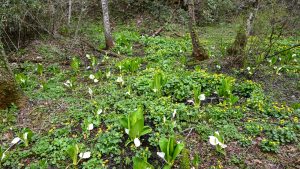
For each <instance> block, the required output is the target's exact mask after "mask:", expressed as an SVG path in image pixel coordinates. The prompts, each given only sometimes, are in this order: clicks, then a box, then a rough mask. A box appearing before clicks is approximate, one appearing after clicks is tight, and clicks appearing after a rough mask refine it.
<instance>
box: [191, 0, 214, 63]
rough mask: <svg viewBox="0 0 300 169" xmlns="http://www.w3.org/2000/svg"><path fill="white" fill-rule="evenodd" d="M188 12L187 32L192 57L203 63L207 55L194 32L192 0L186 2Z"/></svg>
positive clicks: (194, 22)
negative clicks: (191, 46) (189, 37)
mask: <svg viewBox="0 0 300 169" xmlns="http://www.w3.org/2000/svg"><path fill="white" fill-rule="evenodd" d="M187 3H188V11H189V24H188V26H189V31H190V35H191V39H192V45H193V54H192V56H193V57H195V59H197V60H200V61H203V60H206V59H208V57H209V56H208V54H207V52H206V50H205V49H204V47H203V46H201V44H200V42H199V38H198V35H197V32H196V29H195V27H196V21H195V6H194V0H188V2H187Z"/></svg>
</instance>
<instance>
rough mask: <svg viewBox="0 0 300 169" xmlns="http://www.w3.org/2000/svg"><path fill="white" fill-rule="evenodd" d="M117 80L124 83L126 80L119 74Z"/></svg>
mask: <svg viewBox="0 0 300 169" xmlns="http://www.w3.org/2000/svg"><path fill="white" fill-rule="evenodd" d="M116 82H118V83H121V84H123V83H124V80H123V78H122V76H119V77H118V78H117V80H116Z"/></svg>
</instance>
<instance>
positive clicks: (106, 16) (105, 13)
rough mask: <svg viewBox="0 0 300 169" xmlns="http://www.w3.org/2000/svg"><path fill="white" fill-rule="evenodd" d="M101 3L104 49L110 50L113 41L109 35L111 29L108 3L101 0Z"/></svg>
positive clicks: (105, 0)
mask: <svg viewBox="0 0 300 169" xmlns="http://www.w3.org/2000/svg"><path fill="white" fill-rule="evenodd" d="M101 3H102V12H103V24H104V35H105V43H106V49H110V48H112V47H114V41H113V38H112V35H111V28H110V23H109V13H108V3H107V0H101Z"/></svg>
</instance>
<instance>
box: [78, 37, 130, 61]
mask: <svg viewBox="0 0 300 169" xmlns="http://www.w3.org/2000/svg"><path fill="white" fill-rule="evenodd" d="M81 41H82V42H84V43H85V44H86V45H87V46H89V47H90V48H92V49H93V50H95V51H97V52H99V53H101V54H103V55H108V56H112V57H117V58H123V57H125V56H123V55H120V54H117V53H114V52H112V51H109V50H102V49H98V48H97V47H96V46H94V45H93V44H92V43H90V42H89V41H87V40H85V39H81Z"/></svg>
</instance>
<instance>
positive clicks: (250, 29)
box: [246, 0, 258, 37]
mask: <svg viewBox="0 0 300 169" xmlns="http://www.w3.org/2000/svg"><path fill="white" fill-rule="evenodd" d="M257 11H258V0H255V2H254V3H253V10H252V11H251V12H250V14H249V18H248V20H247V28H246V35H247V37H248V36H250V35H252V34H253V21H254V18H255V16H256V13H257Z"/></svg>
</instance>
